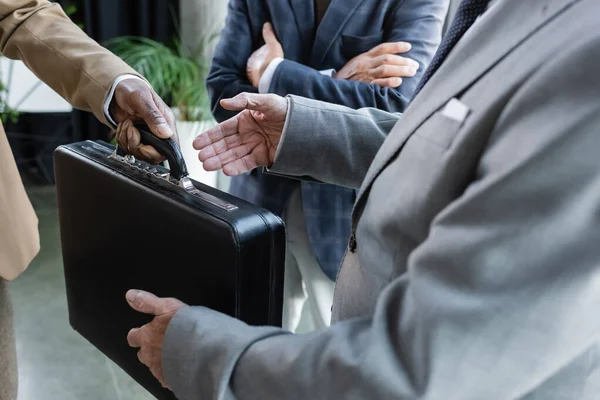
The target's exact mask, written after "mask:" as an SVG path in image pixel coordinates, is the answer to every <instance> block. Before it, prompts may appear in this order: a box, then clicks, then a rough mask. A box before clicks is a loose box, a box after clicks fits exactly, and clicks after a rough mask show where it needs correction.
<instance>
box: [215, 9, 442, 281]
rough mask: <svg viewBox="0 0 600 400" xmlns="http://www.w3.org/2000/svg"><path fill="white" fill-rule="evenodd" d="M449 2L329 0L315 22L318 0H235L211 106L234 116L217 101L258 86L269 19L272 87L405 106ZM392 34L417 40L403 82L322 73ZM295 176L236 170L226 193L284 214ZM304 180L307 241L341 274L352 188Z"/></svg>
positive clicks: (346, 101) (331, 272) (222, 115)
mask: <svg viewBox="0 0 600 400" xmlns="http://www.w3.org/2000/svg"><path fill="white" fill-rule="evenodd" d="M447 9H448V0H332V1H331V5H330V6H329V8H328V10H327V13H326V14H325V16H324V17H323V20H322V22H321V24H320V25H319V26H318V27H316V26H315V25H316V24H315V13H314V0H230V2H229V11H228V16H227V21H226V26H225V29H224V30H223V32H222V34H221V38H220V41H219V43H218V45H217V48H216V51H215V55H214V58H213V61H212V66H211V69H210V73H209V76H208V79H207V87H208V92H209V95H210V99H211V105H212V110H213V115H214V117H215V118H216V119H217V121H219V122H221V121H224V120H226V119H228V118H230V117H232V116H233V115H234V113H231V112H229V111H226V110H224V109H223V108H222V107H220V105H219V101H220V100H221V99H224V98H229V97H233V96H235V95H237V94H239V93H241V92H254V93H256V92H257V89H256V88H254V87H253V86H252V85H251V84H250V82H249V81H248V79H247V76H246V62H247V60H248V58H249V57H250V55H251V54H252V52H254V51H255V50H256V49H258V48H259V47H261V46H262V45H263V44H264V41H263V38H262V27H263V24H264V23H265V22H271V23H272V24H273V27H274V29H275V33H276V35H277V38H278V40H279V41H280V43H281V45H282V47H283V50H284V53H285V60H284V61H283V62H282V63H281V64H280V65H279V67H278V68H277V70H276V72H275V74H274V76H273V80H272V81H271V86H270V88H269V92H270V93H275V94H278V95H281V96H286V95H288V94H295V95H299V96H304V97H309V98H312V99H317V100H322V101H327V102H330V103H336V104H342V105H345V106H347V107H352V108H361V107H376V108H379V109H382V110H386V111H391V112H403V111H404V109H405V108H406V106H407V105H408V103H409V101H410V99H411V98H412V94H413V92H414V90H415V88H416V86H417V83H418V82H419V79H420V78H421V76H422V74H423V73H424V72H425V69H426V68H427V66H428V64H429V62H430V61H431V59H432V58H433V55H434V54H435V51H436V50H437V47H438V45H439V43H440V41H441V36H442V26H443V22H444V19H445V17H446V12H447ZM395 41H406V42H409V43H411V44H412V49H411V50H410V52H409V53H406V56H407V57H410V58H412V59H413V60H415V61H417V62H418V63H419V65H420V69H419V71H418V73H417V75H416V76H415V77H413V78H406V79H404V80H403V83H402V85H401V86H400V87H399V88H381V87H379V86H377V85H374V84H366V83H362V82H357V81H345V80H340V79H334V78H332V77H329V76H325V75H322V74H321V73H319V71H320V70H325V69H330V68H333V69H336V70H339V69H341V68H342V67H343V66H344V65H346V63H347V62H348V61H350V59H352V58H353V57H355V56H357V55H359V54H361V53H364V52H366V51H368V50H370V49H372V48H373V47H375V46H377V45H378V44H380V43H384V42H395ZM332 129H336V127H332ZM314 134H315V135H327V132H315V133H314ZM298 185H299V183H298V181H294V180H291V179H286V178H282V177H278V176H271V175H267V174H264V173H262V172H261V171H259V170H254V171H252V172H250V173H248V174H245V175H242V176H239V177H235V178H233V180H232V184H231V189H230V192H231V193H232V194H234V195H236V196H239V197H242V198H244V199H246V200H248V201H251V202H253V203H255V204H258V205H260V206H262V207H264V208H267V209H269V210H271V211H273V212H275V213H276V214H278V215H282V213H283V211H284V210H285V206H286V204H287V201H288V199H289V196H290V194H291V193H292V191H293V190H294V189H295V188H296V187H297V186H298ZM301 185H302V196H303V206H304V215H305V218H306V226H307V231H308V237H309V240H310V242H311V246H312V248H313V250H314V252H315V255H316V256H317V259H318V261H319V263H320V265H321V268H322V269H323V271H324V272H325V273H326V274H327V275H328V276H329V277H330V278H331V279H335V276H336V274H337V270H338V267H339V264H340V261H341V259H342V257H343V255H344V252H345V249H346V246H347V241H348V238H349V236H350V229H351V221H350V217H351V212H352V207H353V205H354V200H355V193H354V191H353V190H352V189H349V188H343V187H338V186H333V185H324V184H318V183H309V182H302V183H301Z"/></svg>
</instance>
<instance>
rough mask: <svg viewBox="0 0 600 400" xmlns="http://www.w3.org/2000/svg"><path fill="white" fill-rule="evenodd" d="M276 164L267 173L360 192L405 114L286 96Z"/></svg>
mask: <svg viewBox="0 0 600 400" xmlns="http://www.w3.org/2000/svg"><path fill="white" fill-rule="evenodd" d="M288 99H289V104H290V106H289V111H288V117H287V121H286V128H285V131H284V136H283V138H282V141H281V142H280V144H279V146H280V148H279V149H278V153H277V159H276V160H275V164H274V165H273V167H272V168H270V169H269V172H272V173H275V174H280V175H287V176H291V177H305V176H307V177H310V178H313V179H314V180H317V181H321V182H324V183H331V184H335V185H340V186H346V187H350V188H355V189H357V188H359V187H360V184H361V183H362V181H363V179H364V177H365V175H366V174H367V170H368V169H369V166H370V165H371V162H372V161H373V159H374V158H375V154H377V151H378V150H379V148H380V147H381V145H382V144H383V141H384V140H385V138H386V137H387V135H388V133H389V132H390V131H391V130H392V128H393V127H394V125H395V124H396V123H397V122H398V121H399V120H400V118H401V117H402V114H400V113H388V112H385V111H381V110H377V109H375V108H363V109H360V110H353V109H351V108H347V107H343V106H338V105H334V104H329V103H324V102H321V101H317V100H309V99H305V98H303V97H297V96H288Z"/></svg>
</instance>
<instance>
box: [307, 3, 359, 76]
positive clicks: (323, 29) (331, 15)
mask: <svg viewBox="0 0 600 400" xmlns="http://www.w3.org/2000/svg"><path fill="white" fill-rule="evenodd" d="M363 1H364V0H332V1H331V4H330V5H329V8H328V9H327V12H326V13H325V16H324V17H323V20H322V21H321V24H320V25H319V27H318V28H317V32H316V36H315V43H314V45H313V48H312V53H311V56H310V65H321V64H322V63H323V60H324V59H325V56H326V55H327V53H328V52H329V49H331V46H332V45H333V43H334V42H335V40H336V39H337V38H338V36H340V34H341V33H342V30H343V29H344V26H345V25H346V23H347V22H348V20H349V19H350V17H351V16H352V14H354V12H355V11H356V9H357V8H358V6H360V4H361V3H362V2H363ZM307 2H310V3H311V4H312V3H313V2H314V0H308V1H307ZM313 21H314V18H313Z"/></svg>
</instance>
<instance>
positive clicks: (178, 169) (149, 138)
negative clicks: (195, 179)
mask: <svg viewBox="0 0 600 400" xmlns="http://www.w3.org/2000/svg"><path fill="white" fill-rule="evenodd" d="M133 126H135V127H136V129H137V130H138V131H139V132H140V136H141V143H143V144H146V145H150V146H152V147H154V148H155V149H156V151H158V152H159V153H160V154H161V155H163V156H164V157H166V158H167V161H168V162H169V169H170V170H171V177H172V178H175V179H176V180H177V181H179V180H180V179H181V178H184V177H186V176H188V175H189V173H188V170H187V166H186V165H185V160H184V159H183V154H181V149H180V148H179V145H178V144H177V142H176V141H175V140H173V139H161V138H159V137H158V136H156V135H154V134H153V133H152V132H151V131H150V128H148V125H146V124H144V123H142V122H136V123H134V124H133Z"/></svg>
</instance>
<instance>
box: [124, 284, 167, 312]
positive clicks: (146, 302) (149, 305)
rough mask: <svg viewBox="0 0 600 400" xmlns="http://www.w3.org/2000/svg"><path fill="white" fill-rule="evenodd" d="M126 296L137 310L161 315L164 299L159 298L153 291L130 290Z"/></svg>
mask: <svg viewBox="0 0 600 400" xmlns="http://www.w3.org/2000/svg"><path fill="white" fill-rule="evenodd" d="M125 298H126V299H127V302H128V303H129V305H130V306H131V308H133V309H134V310H135V311H139V312H141V313H144V314H152V315H159V314H160V313H161V311H162V304H161V300H162V299H159V298H158V297H156V296H155V295H153V294H152V293H148V292H144V291H142V290H130V291H128V292H127V294H126V295H125Z"/></svg>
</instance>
